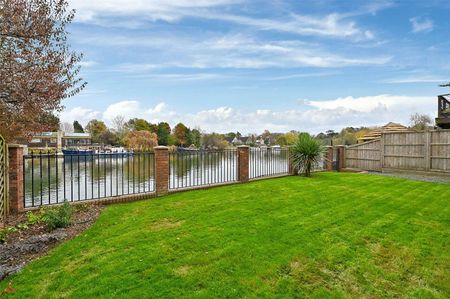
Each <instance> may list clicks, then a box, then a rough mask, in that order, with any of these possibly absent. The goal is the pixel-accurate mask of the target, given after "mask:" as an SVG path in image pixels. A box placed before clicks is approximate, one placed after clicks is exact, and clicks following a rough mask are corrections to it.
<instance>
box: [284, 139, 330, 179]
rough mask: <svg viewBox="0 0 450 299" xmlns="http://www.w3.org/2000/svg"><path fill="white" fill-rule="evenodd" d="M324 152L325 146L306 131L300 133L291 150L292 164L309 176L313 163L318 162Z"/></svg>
mask: <svg viewBox="0 0 450 299" xmlns="http://www.w3.org/2000/svg"><path fill="white" fill-rule="evenodd" d="M324 153H325V147H324V146H323V145H322V142H320V140H317V139H315V138H313V137H311V135H309V134H308V133H301V134H300V135H299V136H298V140H297V142H296V143H295V144H294V146H293V147H292V150H291V159H292V166H293V167H294V169H295V170H296V171H298V172H300V173H302V174H304V175H305V176H307V177H309V176H311V169H312V167H313V165H315V164H317V163H319V162H320V161H321V160H322V157H323V155H324Z"/></svg>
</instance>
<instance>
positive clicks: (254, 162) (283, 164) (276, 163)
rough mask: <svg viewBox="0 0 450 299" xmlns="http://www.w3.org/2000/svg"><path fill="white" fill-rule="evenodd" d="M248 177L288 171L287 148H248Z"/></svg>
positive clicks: (266, 175) (273, 174)
mask: <svg viewBox="0 0 450 299" xmlns="http://www.w3.org/2000/svg"><path fill="white" fill-rule="evenodd" d="M249 155H250V156H249V178H250V179H255V178H261V177H269V176H276V175H283V174H288V173H289V148H284V147H283V148H270V147H261V148H250V153H249Z"/></svg>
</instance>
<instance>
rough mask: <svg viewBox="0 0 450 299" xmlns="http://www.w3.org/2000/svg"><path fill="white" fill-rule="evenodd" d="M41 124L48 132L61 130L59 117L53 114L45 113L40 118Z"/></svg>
mask: <svg viewBox="0 0 450 299" xmlns="http://www.w3.org/2000/svg"><path fill="white" fill-rule="evenodd" d="M39 123H40V124H42V125H44V126H45V128H46V130H47V131H50V132H56V131H58V130H59V126H60V120H59V117H57V116H56V115H54V114H53V113H44V114H42V115H41V116H40V117H39Z"/></svg>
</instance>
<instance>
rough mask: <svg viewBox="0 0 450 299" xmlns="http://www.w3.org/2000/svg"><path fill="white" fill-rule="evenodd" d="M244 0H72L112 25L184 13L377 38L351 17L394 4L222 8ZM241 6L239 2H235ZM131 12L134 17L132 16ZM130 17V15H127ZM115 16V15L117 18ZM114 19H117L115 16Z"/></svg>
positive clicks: (89, 16)
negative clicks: (332, 9)
mask: <svg viewBox="0 0 450 299" xmlns="http://www.w3.org/2000/svg"><path fill="white" fill-rule="evenodd" d="M241 2H243V1H240V0H197V1H193V0H152V1H145V0H96V1H86V0H72V1H71V7H72V8H75V9H76V10H77V14H76V21H79V22H86V23H91V24H96V25H105V26H108V27H111V26H113V27H124V28H130V29H133V28H138V27H141V26H142V25H144V24H145V22H144V20H151V21H159V20H162V21H166V22H176V21H179V20H180V19H182V18H183V17H195V18H200V19H210V20H214V21H222V22H228V23H234V24H238V25H241V26H246V27H251V28H254V29H256V30H262V31H267V30H271V31H278V32H287V33H293V34H298V35H308V36H309V35H314V36H324V37H338V38H349V37H351V38H354V39H357V40H358V39H360V40H361V39H364V40H367V39H373V38H374V34H373V32H371V31H370V30H364V29H361V28H359V27H358V25H357V24H356V22H354V21H351V20H349V18H351V17H354V16H359V15H363V14H375V13H376V12H377V11H378V10H380V9H384V8H387V7H389V6H390V4H389V5H387V4H386V3H385V1H383V2H376V3H374V4H373V5H367V6H363V7H362V8H361V9H360V10H357V11H354V12H349V13H345V14H339V13H330V14H327V15H301V14H295V13H291V14H288V15H286V16H284V17H283V18H282V19H269V18H256V17H250V16H245V15H238V14H230V13H228V12H227V11H228V10H224V9H221V8H223V7H226V6H231V5H233V4H240V3H241ZM233 7H235V8H239V6H237V5H235V6H233ZM130 16H132V17H133V19H132V20H130ZM123 17H127V19H123ZM114 18H115V19H114ZM113 19H114V20H113Z"/></svg>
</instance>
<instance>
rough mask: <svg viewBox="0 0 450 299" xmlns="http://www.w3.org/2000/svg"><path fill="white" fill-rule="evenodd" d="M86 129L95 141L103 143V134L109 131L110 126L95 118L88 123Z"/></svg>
mask: <svg viewBox="0 0 450 299" xmlns="http://www.w3.org/2000/svg"><path fill="white" fill-rule="evenodd" d="M86 131H88V132H89V134H91V137H92V142H93V143H101V136H102V134H104V133H105V132H106V131H108V128H107V127H106V124H105V123H104V122H103V121H101V120H96V119H93V120H91V121H90V122H89V123H88V124H87V126H86Z"/></svg>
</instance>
